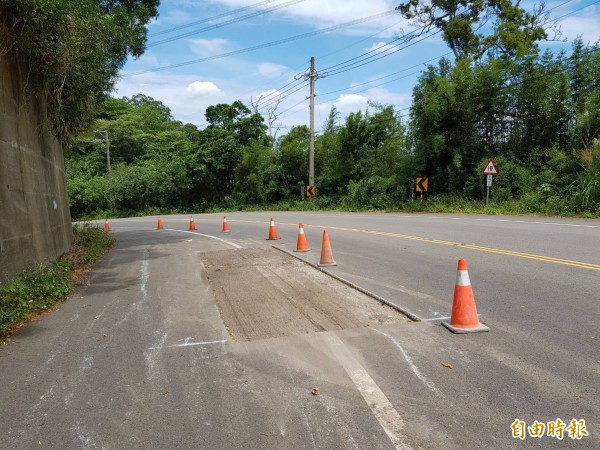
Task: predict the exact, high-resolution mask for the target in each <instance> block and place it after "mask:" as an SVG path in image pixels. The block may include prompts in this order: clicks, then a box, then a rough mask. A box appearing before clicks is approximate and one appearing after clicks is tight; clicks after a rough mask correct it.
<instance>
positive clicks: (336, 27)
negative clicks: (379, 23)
mask: <svg viewBox="0 0 600 450" xmlns="http://www.w3.org/2000/svg"><path fill="white" fill-rule="evenodd" d="M394 13H396V11H395V10H392V11H386V12H382V13H379V14H374V15H372V16H367V17H363V18H361V19H356V20H352V21H350V22H344V23H341V24H338V25H334V26H331V27H327V28H321V29H320V30H315V31H310V32H308V33H303V34H298V35H296V36H290V37H287V38H284V39H279V40H276V41H271V42H266V43H264V44H259V45H255V46H253V47H247V48H244V49H240V50H235V51H232V52H227V53H221V54H219V55H213V56H209V57H207V58H200V59H193V60H190V61H183V62H180V63H177V64H170V65H167V66H161V67H155V68H154V69H148V70H141V71H138V72H132V73H129V74H124V75H122V76H123V77H132V76H136V75H142V74H145V73H151V72H158V71H162V70H168V69H173V68H176V67H183V66H189V65H192V64H198V63H201V62H207V61H212V60H215V59H219V58H225V57H228V56H234V55H239V54H242V53H248V52H252V51H255V50H260V49H263V48H267V47H273V46H275V45H280V44H285V43H288V42H292V41H297V40H299V39H304V38H307V37H312V36H317V35H319V34H324V33H328V32H330V31H334V30H339V29H341V28H346V27H350V26H353V25H359V24H361V23H364V22H368V21H371V20H375V19H379V18H382V17H385V16H389V15H391V14H394Z"/></svg>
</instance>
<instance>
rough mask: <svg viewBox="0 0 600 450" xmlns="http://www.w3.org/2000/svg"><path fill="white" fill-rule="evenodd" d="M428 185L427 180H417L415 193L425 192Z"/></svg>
mask: <svg viewBox="0 0 600 450" xmlns="http://www.w3.org/2000/svg"><path fill="white" fill-rule="evenodd" d="M428 185H429V179H427V178H417V192H427V187H428Z"/></svg>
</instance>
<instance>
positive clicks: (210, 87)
mask: <svg viewBox="0 0 600 450" xmlns="http://www.w3.org/2000/svg"><path fill="white" fill-rule="evenodd" d="M185 91H186V92H187V93H188V94H191V95H192V97H198V96H202V97H220V96H222V95H223V91H221V89H219V88H218V86H217V85H216V84H215V83H213V82H212V81H194V82H193V83H190V84H188V86H187V87H186V88H185Z"/></svg>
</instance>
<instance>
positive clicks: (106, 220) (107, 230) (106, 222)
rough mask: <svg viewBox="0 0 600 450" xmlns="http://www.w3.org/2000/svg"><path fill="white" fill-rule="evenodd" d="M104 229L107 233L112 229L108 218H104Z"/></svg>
mask: <svg viewBox="0 0 600 450" xmlns="http://www.w3.org/2000/svg"><path fill="white" fill-rule="evenodd" d="M104 231H106V232H107V233H108V232H109V231H110V225H109V224H108V219H105V220H104Z"/></svg>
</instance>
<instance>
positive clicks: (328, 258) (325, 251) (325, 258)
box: [319, 230, 337, 267]
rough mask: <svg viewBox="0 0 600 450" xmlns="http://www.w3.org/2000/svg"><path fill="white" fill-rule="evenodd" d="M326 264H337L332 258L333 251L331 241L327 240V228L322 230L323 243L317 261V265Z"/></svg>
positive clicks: (324, 265)
mask: <svg viewBox="0 0 600 450" xmlns="http://www.w3.org/2000/svg"><path fill="white" fill-rule="evenodd" d="M326 266H337V263H336V262H335V261H334V260H333V252H332V251H331V243H330V242H329V235H328V234H327V230H323V245H322V246H321V260H320V261H319V267H326Z"/></svg>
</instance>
